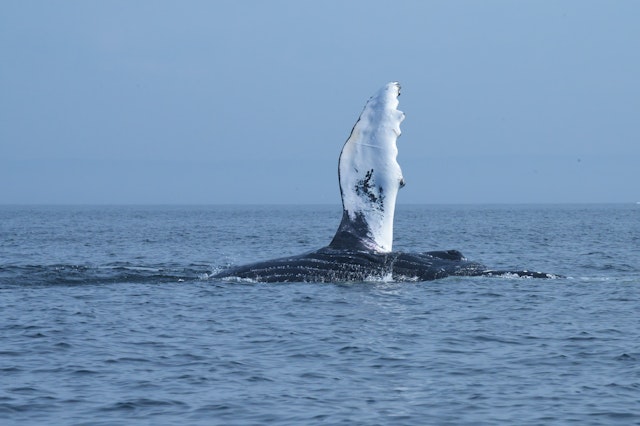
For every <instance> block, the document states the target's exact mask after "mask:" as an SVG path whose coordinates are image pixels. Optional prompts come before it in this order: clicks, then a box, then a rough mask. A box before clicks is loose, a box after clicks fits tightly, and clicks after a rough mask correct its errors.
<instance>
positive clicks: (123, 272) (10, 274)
mask: <svg viewBox="0 0 640 426" xmlns="http://www.w3.org/2000/svg"><path fill="white" fill-rule="evenodd" d="M211 273H212V272H211V268H210V267H209V266H207V265H186V266H181V265H141V264H135V263H129V262H116V263H110V264H106V265H74V264H53V265H21V266H13V265H6V266H0V284H1V285H31V286H38V285H42V286H47V285H87V284H113V283H171V282H174V283H175V282H185V281H197V280H204V279H208V277H209V276H210V275H211Z"/></svg>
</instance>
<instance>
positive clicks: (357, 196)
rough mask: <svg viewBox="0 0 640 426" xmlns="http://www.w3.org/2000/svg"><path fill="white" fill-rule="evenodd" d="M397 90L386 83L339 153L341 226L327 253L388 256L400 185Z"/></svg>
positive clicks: (371, 101) (392, 85)
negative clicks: (346, 251) (339, 251)
mask: <svg viewBox="0 0 640 426" xmlns="http://www.w3.org/2000/svg"><path fill="white" fill-rule="evenodd" d="M398 96H400V85H399V84H398V83H395V82H394V83H389V84H387V85H385V86H384V87H383V88H382V89H380V90H379V91H378V92H377V93H376V94H375V95H373V96H372V97H371V98H370V99H369V101H368V102H367V104H366V105H365V107H364V110H363V111H362V113H361V114H360V117H359V118H358V121H357V122H356V124H355V125H354V126H353V130H351V135H350V136H349V139H347V142H346V143H345V144H344V147H343V148H342V152H341V153H340V160H339V164H338V178H339V181H340V194H341V195H342V209H343V214H342V222H341V223H340V226H339V227H338V231H337V232H336V235H335V236H334V237H333V240H332V241H331V244H329V246H330V247H332V248H337V249H354V250H368V251H374V252H381V253H386V252H390V251H391V249H392V246H393V215H394V212H395V206H396V196H397V194H398V190H399V189H400V188H401V187H402V186H404V179H403V177H402V170H401V169H400V165H399V164H398V162H397V161H396V157H397V155H398V148H397V146H396V141H397V139H398V136H400V123H401V122H402V120H403V119H404V114H403V113H402V111H399V110H398V109H397V107H398Z"/></svg>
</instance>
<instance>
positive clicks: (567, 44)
mask: <svg viewBox="0 0 640 426" xmlns="http://www.w3.org/2000/svg"><path fill="white" fill-rule="evenodd" d="M638 16H640V2H639V1H634V0H627V1H625V0H619V1H604V0H602V1H589V0H576V1H562V0H558V1H556V0H554V1H552V0H548V1H544V0H543V1H538V0H536V1H533V0H532V1H506V0H504V1H494V0H485V1H475V0H442V1H420V0H416V1H393V2H390V1H375V0H367V1H357V0H350V1H342V0H327V1H277V0H270V1H248V0H228V1H224V0H219V1H161V0H160V1H158V0H153V1H150V0H138V1H128V0H127V1H118V0H114V1H80V0H77V1H74V0H66V1H59V0H48V1H35V0H3V1H2V2H0V54H1V55H2V56H1V60H0V204H272V203H273V204H316V203H320V204H339V203H340V192H339V186H338V178H337V167H338V156H339V154H340V150H341V149H342V146H343V144H344V142H345V141H346V139H347V137H348V136H349V133H350V131H351V128H352V126H353V124H354V123H355V121H356V120H357V118H358V116H359V114H360V112H361V111H362V108H363V106H364V104H365V102H366V100H367V99H368V98H369V97H370V96H371V95H372V94H373V93H375V92H376V91H377V90H378V89H379V88H380V87H382V86H383V85H384V84H386V83H387V82H389V81H399V82H400V83H401V84H402V94H401V96H400V106H399V109H401V110H402V111H404V112H405V114H406V119H405V121H404V122H403V124H402V136H401V137H400V139H399V140H398V149H399V155H398V162H399V163H400V165H401V167H402V169H403V174H404V178H405V181H406V186H405V187H404V188H403V189H402V190H401V191H400V193H399V194H398V203H407V204H409V203H419V204H442V203H471V204H479V203H608V202H625V203H627V202H629V203H635V202H637V201H640V189H639V183H640V53H639V52H640V25H638Z"/></svg>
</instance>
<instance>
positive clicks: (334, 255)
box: [214, 82, 553, 282]
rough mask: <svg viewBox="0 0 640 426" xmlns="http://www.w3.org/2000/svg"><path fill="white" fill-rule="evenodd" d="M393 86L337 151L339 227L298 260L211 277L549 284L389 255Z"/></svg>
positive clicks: (395, 175) (432, 257) (423, 256)
mask: <svg viewBox="0 0 640 426" xmlns="http://www.w3.org/2000/svg"><path fill="white" fill-rule="evenodd" d="M399 95H400V85H399V84H398V83H396V82H392V83H388V84H387V85H385V86H384V87H383V88H382V89H380V90H379V91H378V92H377V93H376V94H375V95H373V96H372V97H371V98H370V99H369V101H368V102H367V104H366V105H365V107H364V110H363V111H362V113H361V114H360V117H359V118H358V121H357V122H356V124H355V125H354V127H353V130H352V131H351V135H350V136H349V138H348V139H347V142H346V143H345V144H344V147H343V148H342V152H341V153H340V160H339V164H338V178H339V181H340V194H341V195H342V208H343V213H342V221H341V222H340V226H339V227H338V231H337V232H336V234H335V236H334V237H333V240H332V241H331V243H330V244H329V245H328V246H327V247H323V248H321V249H319V250H316V251H313V252H311V253H305V254H302V255H298V256H290V257H283V258H280V259H274V260H268V261H263V262H257V263H252V264H249V265H243V266H237V267H232V268H229V269H227V270H225V271H222V272H220V273H218V274H216V275H215V276H214V277H215V278H236V279H237V278H240V279H251V280H254V281H259V282H298V281H304V282H346V281H371V280H380V279H383V280H394V281H427V280H434V279H437V278H444V277H447V276H451V275H458V276H479V275H485V276H488V275H507V274H508V275H513V276H526V277H534V278H550V277H552V276H553V275H551V274H545V273H540V272H531V271H493V270H490V269H488V268H486V267H485V266H484V265H482V264H479V263H476V262H471V261H468V260H467V259H466V258H465V257H464V256H463V255H462V253H460V252H459V251H457V250H447V251H431V252H424V253H403V252H394V251H392V245H393V216H394V212H395V205H396V196H397V194H398V190H399V189H400V188H401V187H403V186H404V179H403V177H402V170H401V169H400V165H399V164H398V162H397V161H396V157H397V155H398V148H397V146H396V140H397V138H398V136H400V123H401V122H402V120H404V114H403V113H402V112H401V111H399V110H398V109H397V107H398V96H399Z"/></svg>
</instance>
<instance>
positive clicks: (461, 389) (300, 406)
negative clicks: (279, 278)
mask: <svg viewBox="0 0 640 426" xmlns="http://www.w3.org/2000/svg"><path fill="white" fill-rule="evenodd" d="M340 216H341V211H340V207H339V206H304V207H300V206H222V207H220V206H210V207H7V206H5V207H0V423H1V424H3V425H5V424H7V425H12V424H21V425H22V424H34V425H36V424H38V425H39V424H45V423H46V424H65V425H67V424H68V425H72V424H73V425H75V424H87V425H89V424H91V425H96V424H97V425H99V424H109V425H111V424H153V425H162V424H177V423H180V424H190V425H192V424H193V425H198V424H201V425H210V424H221V425H222V424H224V425H234V424H237V425H245V424H267V423H268V424H278V425H289V424H290V425H299V424H306V425H313V424H350V425H351V424H368V425H369V424H393V425H403V424H406V425H416V424H436V425H443V424H451V425H460V424H468V425H472V424H473V425H476V424H496V423H497V424H520V425H537V424H577V425H578V424H579V425H588V424H624V425H628V424H640V303H639V302H640V207H639V206H636V205H567V206H405V205H399V206H398V209H397V212H396V227H395V241H396V243H395V247H394V248H395V249H398V250H406V251H425V250H437V249H459V250H461V251H462V252H463V253H464V254H465V255H466V256H467V257H468V258H469V259H471V260H477V261H481V262H483V263H485V264H486V265H487V266H489V267H492V268H496V269H527V268H528V269H536V270H542V271H545V272H552V273H557V274H562V275H564V276H566V278H558V279H552V280H533V279H523V278H495V277H494V278H487V277H472V278H469V277H452V278H446V279H443V280H439V281H432V282H424V283H393V282H385V281H383V280H380V281H377V282H370V283H354V284H308V283H294V284H256V283H230V282H220V281H216V280H213V279H212V278H210V276H211V275H212V274H213V273H215V272H217V271H219V270H220V269H221V268H223V267H225V266H228V265H232V264H241V263H245V262H250V261H255V260H261V259H268V258H271V257H277V256H282V255H286V254H297V253H301V252H304V251H309V250H313V249H316V248H319V247H321V246H323V245H326V244H327V243H328V241H330V239H331V237H332V236H333V233H334V231H335V229H336V228H337V225H338V222H339V219H340Z"/></svg>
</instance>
